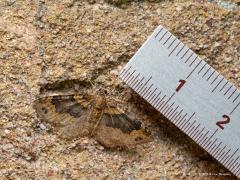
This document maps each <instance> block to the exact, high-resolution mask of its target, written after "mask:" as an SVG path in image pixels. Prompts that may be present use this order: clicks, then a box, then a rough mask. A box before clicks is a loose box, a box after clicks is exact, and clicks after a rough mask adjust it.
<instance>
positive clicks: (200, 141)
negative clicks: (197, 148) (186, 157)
mask: <svg viewBox="0 0 240 180" xmlns="http://www.w3.org/2000/svg"><path fill="white" fill-rule="evenodd" d="M208 133H209V131H207V132H206V133H205V134H204V135H203V136H202V137H201V138H200V139H199V144H200V145H201V146H202V143H203V142H204V140H205V139H204V138H206V137H207V135H208Z"/></svg>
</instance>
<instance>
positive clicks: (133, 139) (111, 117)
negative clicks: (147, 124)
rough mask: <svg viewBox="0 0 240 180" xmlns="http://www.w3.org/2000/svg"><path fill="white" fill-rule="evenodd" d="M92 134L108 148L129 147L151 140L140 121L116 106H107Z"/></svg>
mask: <svg viewBox="0 0 240 180" xmlns="http://www.w3.org/2000/svg"><path fill="white" fill-rule="evenodd" d="M94 135H95V137H96V139H97V140H98V141H99V142H100V143H101V144H102V145H104V146H105V147H108V148H114V147H122V148H129V147H133V146H135V145H137V144H142V143H146V142H149V141H151V138H150V135H149V134H148V133H146V132H145V131H144V130H143V128H142V127H141V122H140V121H137V120H135V119H131V118H130V117H128V116H127V115H126V114H125V113H124V112H123V111H121V110H120V109H118V108H107V109H105V110H104V111H103V114H102V118H101V120H100V123H99V126H98V128H97V130H96V132H95V134H94Z"/></svg>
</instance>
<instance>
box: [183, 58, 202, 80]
mask: <svg viewBox="0 0 240 180" xmlns="http://www.w3.org/2000/svg"><path fill="white" fill-rule="evenodd" d="M201 63H202V60H201V61H199V63H198V64H197V65H196V66H195V68H194V69H193V70H192V71H191V72H190V74H189V75H188V76H187V78H186V79H188V78H189V77H190V76H191V75H192V73H193V72H194V71H195V70H196V69H197V67H198V66H199V65H200V64H201Z"/></svg>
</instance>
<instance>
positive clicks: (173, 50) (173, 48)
mask: <svg viewBox="0 0 240 180" xmlns="http://www.w3.org/2000/svg"><path fill="white" fill-rule="evenodd" d="M180 44H181V42H178V44H177V45H176V46H175V47H174V48H173V50H172V51H171V52H170V54H168V56H171V55H172V53H173V52H174V51H175V50H176V49H177V47H178V46H179V45H180Z"/></svg>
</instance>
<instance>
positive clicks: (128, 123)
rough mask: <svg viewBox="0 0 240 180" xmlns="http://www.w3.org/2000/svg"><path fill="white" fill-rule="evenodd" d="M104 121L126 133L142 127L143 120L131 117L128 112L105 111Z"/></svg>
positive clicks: (107, 124)
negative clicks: (113, 112)
mask: <svg viewBox="0 0 240 180" xmlns="http://www.w3.org/2000/svg"><path fill="white" fill-rule="evenodd" d="M101 121H102V123H103V124H105V125H106V126H108V127H112V128H118V129H120V130H121V131H122V132H124V133H130V132H132V131H133V130H139V129H141V122H139V121H136V120H133V119H130V118H129V117H128V116H127V115H126V114H123V113H122V114H108V113H104V114H103V117H102V120H101Z"/></svg>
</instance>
